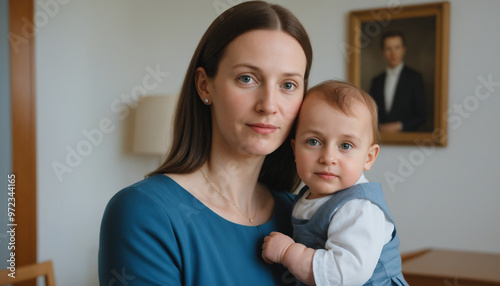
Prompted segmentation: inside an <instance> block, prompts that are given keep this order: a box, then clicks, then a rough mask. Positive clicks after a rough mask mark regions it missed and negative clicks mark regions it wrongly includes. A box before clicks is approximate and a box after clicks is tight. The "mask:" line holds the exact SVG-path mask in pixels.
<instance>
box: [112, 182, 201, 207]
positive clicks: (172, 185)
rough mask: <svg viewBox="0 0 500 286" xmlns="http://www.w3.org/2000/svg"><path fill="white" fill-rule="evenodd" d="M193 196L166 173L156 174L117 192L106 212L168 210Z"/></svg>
mask: <svg viewBox="0 0 500 286" xmlns="http://www.w3.org/2000/svg"><path fill="white" fill-rule="evenodd" d="M190 197H192V196H191V195H190V194H189V193H188V192H187V191H185V190H184V189H183V188H182V187H181V186H179V185H178V184H177V183H176V182H175V181H173V180H172V179H170V178H169V177H167V176H165V175H161V174H160V175H154V176H151V177H148V178H146V179H143V180H141V181H139V182H136V183H134V184H132V185H130V186H128V187H125V188H123V189H122V190H120V191H119V192H117V193H116V194H115V195H114V196H113V197H112V198H111V199H110V200H109V202H108V204H107V206H106V210H105V215H106V214H110V213H112V214H114V215H138V214H143V215H145V214H147V213H151V212H152V211H153V210H155V213H157V212H159V211H161V212H164V213H166V212H168V210H169V209H171V207H172V206H179V204H182V202H183V201H190Z"/></svg>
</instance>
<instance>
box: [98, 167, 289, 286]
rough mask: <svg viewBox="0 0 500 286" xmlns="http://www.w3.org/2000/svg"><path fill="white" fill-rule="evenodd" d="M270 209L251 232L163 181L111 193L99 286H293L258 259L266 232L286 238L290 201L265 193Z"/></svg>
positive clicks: (284, 274)
mask: <svg viewBox="0 0 500 286" xmlns="http://www.w3.org/2000/svg"><path fill="white" fill-rule="evenodd" d="M272 194H273V196H274V200H275V209H274V213H273V217H272V218H271V220H270V221H268V222H266V223H265V224H262V225H259V226H244V225H240V224H235V223H232V222H230V221H228V220H226V219H224V218H222V217H220V216H219V215H217V214H216V213H214V212H213V211H212V210H210V209H209V208H207V207H206V206H205V205H204V204H203V203H201V202H200V201H199V200H198V199H196V198H195V197H194V196H193V195H191V194H190V193H189V192H188V191H186V190H185V189H184V188H182V187H181V186H180V185H178V184H177V183H176V182H175V181H173V180H172V179H170V178H169V177H167V176H165V175H155V176H152V177H149V178H147V179H145V180H142V181H140V182H138V183H135V184H134V185H131V186H129V187H127V188H125V189H123V190H121V191H120V192H118V193H117V194H116V195H115V196H114V197H113V198H112V199H111V200H110V201H109V203H108V205H107V207H106V210H105V212H104V216H103V219H102V223H101V232H100V242H99V266H98V267H99V282H100V285H289V284H290V285H293V284H294V279H293V277H292V276H291V275H290V273H289V272H288V271H287V270H286V269H285V268H284V267H283V266H281V265H280V264H272V265H270V264H267V263H266V262H264V260H263V259H262V258H261V251H262V241H263V238H264V237H265V236H267V235H268V234H269V233H270V232H271V231H279V232H283V233H285V234H287V235H289V236H291V235H292V227H291V222H290V217H291V212H292V208H291V207H292V202H293V195H291V194H289V193H287V192H277V191H272Z"/></svg>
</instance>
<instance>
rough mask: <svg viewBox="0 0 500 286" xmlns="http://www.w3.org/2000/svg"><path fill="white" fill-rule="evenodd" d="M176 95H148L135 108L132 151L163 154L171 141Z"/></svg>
mask: <svg viewBox="0 0 500 286" xmlns="http://www.w3.org/2000/svg"><path fill="white" fill-rule="evenodd" d="M176 105H177V96H148V97H144V98H143V99H142V100H141V101H139V103H138V105H137V107H136V108H135V110H134V112H135V118H134V142H133V152H134V153H137V154H149V155H160V154H161V155H164V154H166V152H167V150H168V148H170V142H171V140H172V139H171V137H172V135H171V130H172V125H173V115H174V111H175V107H176Z"/></svg>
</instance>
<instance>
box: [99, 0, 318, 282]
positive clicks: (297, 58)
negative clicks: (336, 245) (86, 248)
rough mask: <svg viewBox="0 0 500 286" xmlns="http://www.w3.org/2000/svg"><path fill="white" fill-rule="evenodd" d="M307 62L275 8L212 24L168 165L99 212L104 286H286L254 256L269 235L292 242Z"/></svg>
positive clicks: (291, 22)
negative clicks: (297, 127)
mask: <svg viewBox="0 0 500 286" xmlns="http://www.w3.org/2000/svg"><path fill="white" fill-rule="evenodd" d="M311 61H312V49H311V45H310V42H309V39H308V36H307V33H306V32H305V30H304V28H303V27H302V25H301V24H300V23H299V21H298V20H297V19H296V18H295V17H294V16H293V15H292V14H291V13H290V12H289V11H288V10H286V9H284V8H283V7H281V6H278V5H271V4H268V3H265V2H260V1H252V2H245V3H242V4H239V5H237V6H234V7H233V8H231V9H229V10H228V11H226V12H224V13H223V14H221V15H220V16H219V17H218V18H217V19H216V20H215V21H214V22H213V23H212V25H211V26H210V27H209V28H208V30H207V31H206V32H205V34H204V36H203V37H202V39H201V41H200V43H199V45H198V47H197V49H196V51H195V53H194V55H193V58H192V60H191V63H190V65H189V67H188V71H187V74H186V78H185V80H184V83H183V86H182V89H181V94H180V99H179V103H178V106H177V110H176V117H175V124H174V134H173V143H172V147H171V149H170V151H169V154H168V156H167V159H166V160H165V162H164V163H163V165H162V166H160V167H159V168H158V169H157V170H156V171H154V172H153V173H151V174H150V175H149V177H148V178H147V179H145V180H143V181H141V182H138V183H136V184H134V185H132V186H130V187H128V188H125V189H124V190H122V191H120V192H119V193H118V194H116V195H115V196H114V197H113V198H112V199H111V201H110V202H109V204H108V206H107V208H106V211H105V213H104V217H103V221H102V225H101V237H100V249H99V280H100V283H101V285H114V284H113V282H121V283H122V284H123V285H280V284H286V283H287V282H288V283H292V284H293V279H290V277H289V276H288V275H287V272H286V270H285V269H284V268H282V267H281V266H279V265H268V264H266V263H265V262H264V261H263V260H262V258H261V256H260V251H261V244H262V239H263V238H264V237H265V236H266V235H268V234H269V233H270V232H271V231H280V232H283V233H287V234H291V225H290V214H291V203H292V197H291V196H290V195H289V194H288V193H287V192H286V191H289V190H291V189H293V188H294V187H295V186H296V185H297V183H298V177H297V174H296V171H295V165H294V162H293V154H292V152H291V146H290V137H289V132H290V130H291V127H292V125H293V122H294V120H295V117H296V116H297V113H298V110H299V108H300V105H301V103H302V99H303V96H304V92H305V90H306V89H307V79H308V76H309V70H310V67H311ZM124 283H125V284H124Z"/></svg>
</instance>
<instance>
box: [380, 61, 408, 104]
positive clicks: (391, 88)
mask: <svg viewBox="0 0 500 286" xmlns="http://www.w3.org/2000/svg"><path fill="white" fill-rule="evenodd" d="M403 66H404V63H403V62H401V63H400V64H399V65H398V66H396V67H395V68H392V69H391V68H389V67H388V68H387V69H386V70H385V71H386V75H385V85H384V99H385V111H386V112H388V113H389V112H391V108H392V103H393V101H394V95H395V94H396V86H397V85H398V80H399V75H400V74H401V70H402V69H403Z"/></svg>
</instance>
